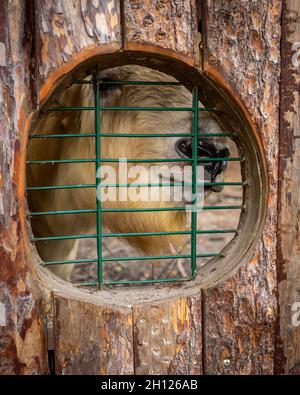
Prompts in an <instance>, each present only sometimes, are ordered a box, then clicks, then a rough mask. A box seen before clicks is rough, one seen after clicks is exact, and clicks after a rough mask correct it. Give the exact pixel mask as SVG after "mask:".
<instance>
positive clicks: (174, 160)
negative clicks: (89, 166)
mask: <svg viewBox="0 0 300 395" xmlns="http://www.w3.org/2000/svg"><path fill="white" fill-rule="evenodd" d="M243 160H244V158H198V159H197V162H238V161H240V162H242V161H243ZM96 161H97V160H96V159H53V160H28V161H27V162H26V163H27V164H28V165H54V164H57V163H95V162H96ZM99 161H100V163H124V162H127V163H177V162H193V161H194V159H190V158H171V159H170V158H165V159H125V160H124V159H100V160H99Z"/></svg>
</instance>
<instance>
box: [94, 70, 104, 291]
mask: <svg viewBox="0 0 300 395" xmlns="http://www.w3.org/2000/svg"><path fill="white" fill-rule="evenodd" d="M94 89H95V132H96V144H95V146H96V147H95V148H96V187H97V192H98V193H99V195H100V196H98V193H96V207H97V214H96V226H97V257H98V263H97V271H98V283H99V286H101V285H102V282H103V264H102V262H103V257H102V217H101V189H100V188H98V186H99V184H100V183H101V180H100V178H99V177H97V174H98V171H99V170H100V166H101V143H100V86H99V81H98V75H97V76H96V75H95V81H94Z"/></svg>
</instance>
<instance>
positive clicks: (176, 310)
mask: <svg viewBox="0 0 300 395" xmlns="http://www.w3.org/2000/svg"><path fill="white" fill-rule="evenodd" d="M133 320H134V360H135V373H136V374H173V375H174V374H176V375H177V374H178V375H186V374H202V328H201V293H198V294H196V295H193V296H188V297H183V298H175V299H171V300H169V301H168V300H167V301H161V302H159V301H158V302H153V303H147V304H142V305H137V306H133Z"/></svg>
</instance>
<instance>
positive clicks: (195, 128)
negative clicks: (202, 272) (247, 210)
mask: <svg viewBox="0 0 300 395" xmlns="http://www.w3.org/2000/svg"><path fill="white" fill-rule="evenodd" d="M197 143H198V87H197V86H194V88H193V162H192V184H193V185H192V192H193V207H192V214H191V215H192V221H191V225H192V229H191V231H192V235H191V271H192V277H193V278H195V276H196V269H197V160H198V154H197V145H198V144H197Z"/></svg>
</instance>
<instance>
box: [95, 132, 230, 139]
mask: <svg viewBox="0 0 300 395" xmlns="http://www.w3.org/2000/svg"><path fill="white" fill-rule="evenodd" d="M233 136H236V133H198V137H233ZM101 137H142V138H143V137H150V138H156V137H193V135H192V134H191V133H101Z"/></svg>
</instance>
